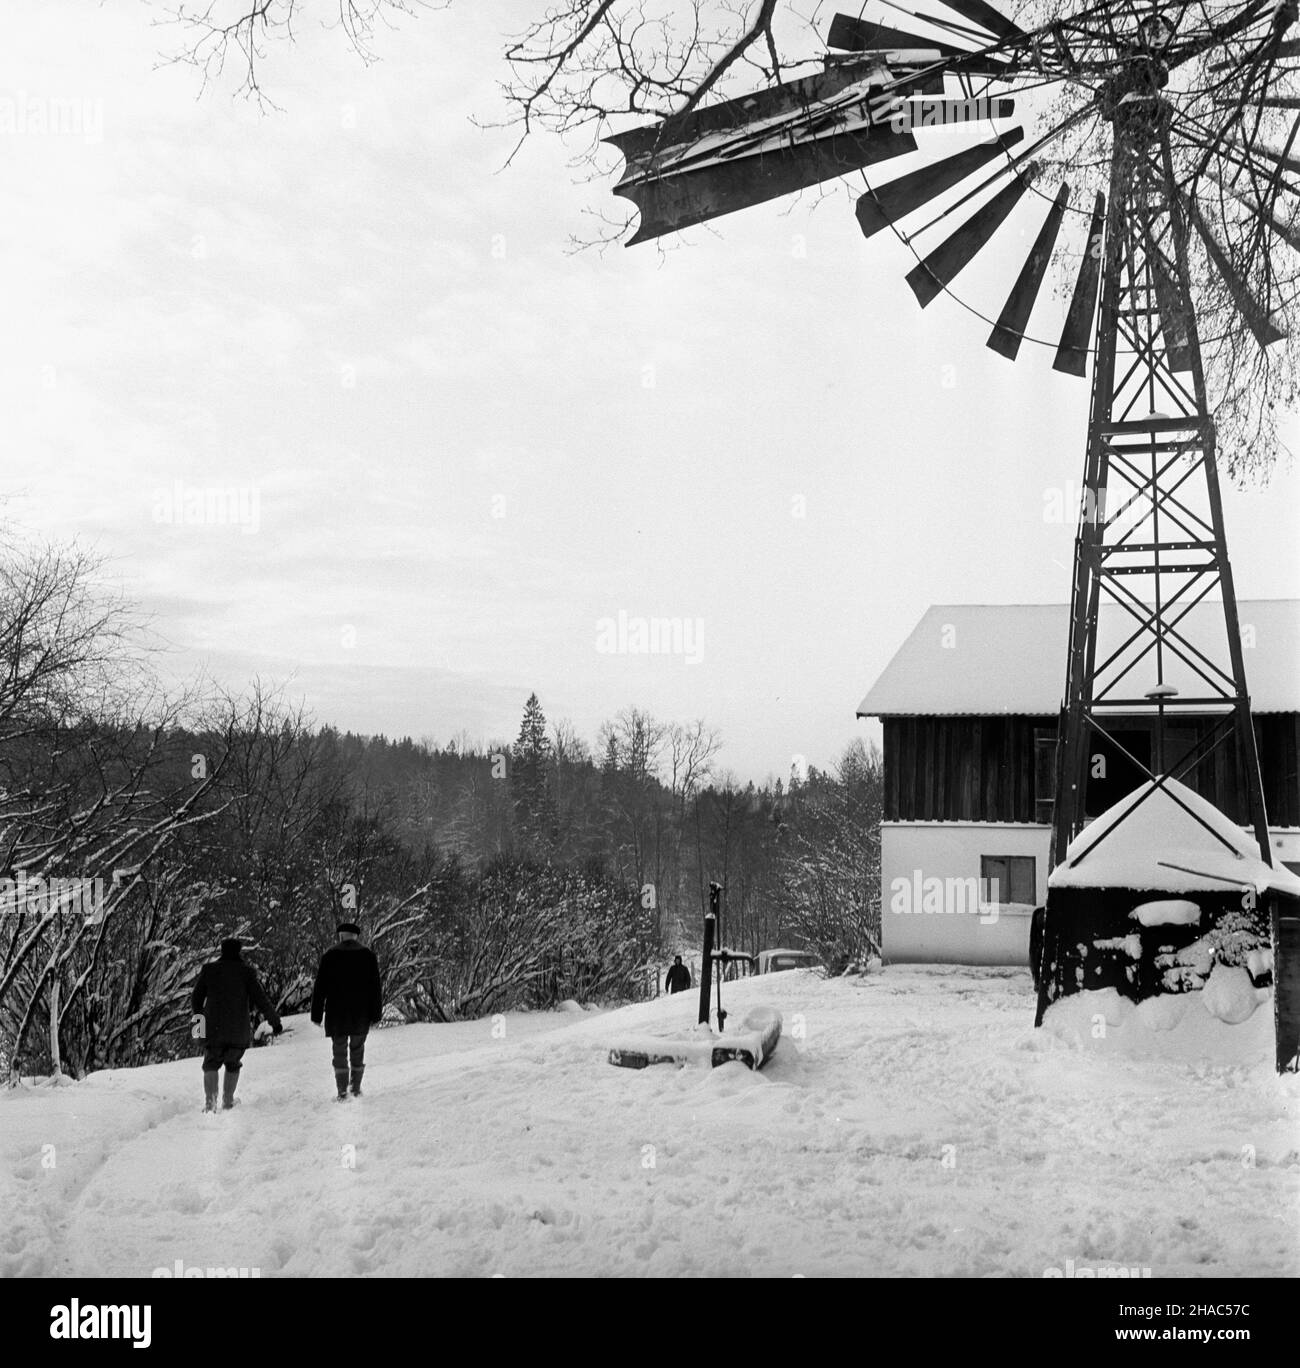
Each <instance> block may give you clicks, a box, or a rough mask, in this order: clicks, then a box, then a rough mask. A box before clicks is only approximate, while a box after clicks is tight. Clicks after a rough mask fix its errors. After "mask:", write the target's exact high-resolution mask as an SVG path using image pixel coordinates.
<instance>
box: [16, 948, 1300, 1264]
mask: <svg viewBox="0 0 1300 1368" xmlns="http://www.w3.org/2000/svg"><path fill="white" fill-rule="evenodd" d="M1239 988H1240V984H1239V981H1238V983H1237V985H1236V986H1235V987H1234V986H1233V985H1232V983H1231V982H1225V983H1224V985H1223V994H1222V996H1223V999H1224V1001H1225V1002H1226V1004H1227V1010H1228V1011H1229V1012H1231V1011H1232V1010H1233V1003H1234V1002H1236V1000H1237V996H1238V994H1239ZM723 996H724V1001H725V1004H726V1007H727V1010H728V1011H729V1012H731V1013H733V1014H734V1015H733V1016H732V1018H731V1020H732V1021H741V1020H743V1018H744V1016H745V1014H746V1013H747V1012H748V1011H749V1010H750V1009H751V1008H753V1007H755V1006H757V1005H759V1004H763V1003H770V1004H771V1005H772V1006H774V1007H776V1008H777V1010H779V1011H780V1013H781V1015H782V1017H783V1019H784V1023H785V1029H784V1031H783V1034H782V1037H781V1044H780V1046H779V1048H778V1049H777V1051H776V1054H775V1055H774V1056H773V1058H772V1060H771V1062H770V1063H769V1064H767V1065H766V1067H765V1068H764V1069H763V1070H762V1071H761V1072H759V1073H754V1072H751V1071H750V1070H749V1069H747V1068H745V1067H744V1066H743V1065H741V1064H726V1065H723V1066H721V1067H720V1068H716V1069H692V1068H674V1067H672V1066H658V1067H655V1068H648V1069H644V1070H628V1069H615V1068H611V1067H610V1065H609V1064H608V1063H607V1062H606V1061H607V1049H608V1043H609V1040H610V1038H611V1036H613V1035H618V1036H622V1035H624V1034H626V1035H629V1036H632V1035H639V1034H649V1035H652V1036H657V1035H659V1034H661V1033H662V1032H664V1031H665V1030H676V1029H678V1028H683V1029H686V1030H689V1029H690V1027H691V1025H692V1024H693V1022H694V1018H695V1012H696V1007H697V999H696V997H695V995H694V994H678V995H677V996H675V997H670V998H661V999H659V1000H658V1001H656V1002H650V1003H644V1004H640V1005H637V1006H633V1007H627V1008H622V1009H620V1010H619V1011H616V1012H581V1013H578V1012H573V1011H558V1012H529V1013H518V1014H515V1013H507V1014H506V1015H505V1016H502V1017H496V1018H491V1019H487V1020H483V1021H476V1022H466V1023H459V1024H456V1025H449V1026H433V1025H407V1026H392V1027H390V1028H388V1029H386V1030H383V1031H377V1032H373V1033H372V1034H371V1038H370V1042H369V1044H368V1046H367V1050H366V1059H367V1065H368V1067H367V1070H366V1080H365V1090H366V1095H365V1097H363V1098H361V1099H360V1100H358V1101H351V1102H348V1103H346V1104H343V1105H337V1104H335V1103H333V1102H332V1101H331V1100H330V1099H331V1098H332V1097H333V1095H334V1079H333V1075H332V1072H331V1069H330V1046H329V1042H328V1040H326V1039H325V1037H324V1036H323V1035H322V1033H321V1032H320V1031H319V1030H313V1029H312V1028H311V1027H310V1025H309V1024H308V1023H307V1022H306V1020H305V1019H304V1018H297V1019H291V1020H290V1022H289V1023H288V1025H289V1026H290V1027H292V1030H291V1032H286V1034H285V1035H283V1036H280V1037H278V1038H277V1039H276V1040H274V1041H273V1042H272V1044H270V1045H269V1046H268V1047H267V1048H265V1049H260V1050H256V1051H253V1050H250V1051H249V1053H248V1055H247V1056H246V1057H245V1060H246V1062H245V1068H244V1073H243V1078H242V1080H241V1082H240V1085H239V1093H240V1096H241V1098H242V1099H243V1105H242V1106H240V1107H238V1108H236V1109H235V1110H234V1111H232V1112H229V1113H224V1114H223V1113H218V1114H215V1115H208V1116H205V1115H204V1114H203V1112H202V1111H201V1106H202V1084H201V1077H200V1069H199V1061H198V1059H197V1058H193V1059H187V1060H182V1061H180V1062H178V1063H174V1064H160V1065H155V1066H152V1067H150V1068H143V1069H132V1070H119V1071H117V1072H112V1073H101V1074H96V1075H93V1076H92V1077H90V1078H88V1079H86V1080H84V1081H82V1082H79V1083H76V1084H75V1085H73V1086H71V1087H58V1088H54V1087H46V1086H35V1085H30V1084H29V1085H27V1086H24V1087H21V1088H19V1089H16V1090H12V1091H10V1090H0V1276H22V1275H33V1274H54V1275H69V1276H70V1275H77V1276H88V1277H93V1276H97V1275H104V1274H111V1275H118V1276H131V1275H134V1276H149V1275H150V1274H151V1273H152V1272H153V1271H154V1270H155V1269H159V1268H161V1269H164V1270H173V1269H174V1268H175V1267H176V1265H177V1263H178V1261H179V1262H180V1263H181V1264H182V1265H183V1266H184V1268H185V1269H206V1268H213V1267H216V1268H222V1269H227V1270H228V1269H232V1268H233V1269H241V1268H242V1269H246V1270H252V1269H257V1270H258V1276H261V1277H264V1278H270V1277H304V1276H333V1277H337V1276H350V1277H355V1276H429V1275H468V1276H485V1275H490V1274H494V1273H501V1274H506V1275H527V1274H534V1275H557V1274H571V1275H594V1276H611V1275H623V1276H636V1275H642V1274H651V1275H654V1274H664V1275H670V1276H677V1275H699V1276H715V1275H741V1276H752V1275H767V1276H785V1277H788V1276H790V1275H792V1274H796V1273H803V1274H807V1275H810V1276H812V1275H818V1274H821V1275H829V1274H894V1275H900V1276H944V1277H948V1276H998V1275H1001V1276H1013V1277H1026V1276H1027V1277H1036V1278H1037V1277H1042V1276H1043V1274H1044V1272H1045V1270H1047V1269H1049V1268H1062V1267H1064V1266H1065V1264H1066V1261H1067V1260H1069V1259H1073V1260H1074V1261H1075V1263H1076V1264H1087V1265H1089V1266H1093V1267H1096V1266H1099V1265H1105V1264H1114V1265H1119V1266H1130V1267H1131V1266H1142V1267H1149V1268H1150V1269H1151V1270H1152V1275H1153V1276H1155V1277H1161V1276H1169V1277H1178V1278H1182V1277H1188V1276H1197V1275H1203V1274H1217V1275H1223V1276H1228V1277H1243V1276H1251V1275H1254V1276H1265V1275H1267V1276H1276V1277H1281V1276H1290V1277H1294V1276H1296V1275H1298V1274H1300V1147H1298V1144H1297V1123H1298V1122H1300V1077H1296V1076H1287V1077H1284V1078H1280V1079H1279V1078H1277V1077H1275V1076H1274V1074H1273V1072H1272V1067H1271V1058H1272V1053H1271V1050H1270V1049H1269V1048H1268V1043H1267V1042H1268V1025H1269V1017H1270V1013H1269V1011H1268V1009H1267V1005H1266V1004H1261V1005H1260V1006H1258V1007H1257V1008H1256V1010H1255V1011H1254V1013H1253V1014H1252V1015H1251V1016H1250V1018H1249V1019H1248V1020H1247V1021H1245V1022H1244V1023H1243V1024H1241V1025H1237V1026H1226V1025H1224V1024H1223V1022H1221V1021H1219V1020H1216V1019H1215V1018H1214V1017H1213V1016H1211V1014H1210V1013H1209V1012H1207V1011H1206V1009H1205V1006H1204V1002H1203V997H1204V995H1203V994H1202V995H1199V996H1200V998H1201V999H1202V1000H1198V995H1197V994H1188V995H1185V997H1184V999H1183V1000H1182V1001H1181V1003H1178V1002H1176V1001H1174V1000H1170V1002H1169V1003H1166V1000H1165V999H1156V1000H1153V1004H1151V1005H1149V1006H1147V1007H1144V1008H1141V1009H1137V1011H1138V1012H1140V1013H1142V1014H1143V1015H1145V1016H1150V1015H1151V1014H1152V1013H1154V1012H1156V1011H1157V1010H1158V1011H1161V1012H1167V1011H1172V1010H1175V1009H1176V1007H1177V1006H1178V1005H1181V1007H1182V1009H1183V1015H1184V1016H1187V1015H1189V1014H1190V1013H1192V1012H1193V1010H1194V1011H1195V1012H1196V1013H1198V1014H1199V1018H1200V1019H1201V1026H1202V1028H1203V1029H1204V1030H1205V1031H1208V1032H1210V1033H1213V1032H1215V1031H1218V1032H1228V1033H1230V1034H1231V1036H1232V1038H1233V1040H1234V1041H1241V1042H1242V1043H1243V1050H1242V1053H1243V1054H1245V1055H1250V1056H1252V1057H1253V1061H1254V1062H1253V1063H1251V1064H1250V1065H1248V1066H1244V1067H1243V1066H1240V1065H1233V1066H1224V1065H1219V1064H1215V1063H1207V1062H1205V1058H1204V1056H1203V1055H1202V1056H1199V1057H1198V1062H1197V1063H1196V1064H1195V1065H1194V1066H1193V1067H1188V1066H1185V1065H1178V1064H1170V1063H1168V1062H1162V1061H1157V1060H1151V1059H1141V1058H1121V1059H1116V1058H1105V1057H1098V1056H1097V1055H1096V1054H1095V1053H1094V1052H1093V1051H1092V1050H1090V1049H1080V1048H1079V1046H1078V1041H1077V1040H1076V1039H1075V1037H1074V1036H1073V1035H1071V1034H1070V1033H1069V1032H1064V1033H1062V1032H1060V1029H1059V1028H1060V1025H1061V1023H1062V1021H1063V1016H1061V1015H1058V1016H1057V1017H1056V1018H1055V1019H1054V1026H1053V1029H1052V1030H1039V1031H1035V1030H1034V1029H1033V1027H1032V1025H1031V1023H1032V1021H1033V1014H1034V991H1033V985H1032V983H1031V982H1030V978H1029V974H1028V972H1027V971H1023V970H1006V969H1002V970H999V969H984V970H974V969H961V968H955V967H951V966H944V967H939V966H916V967H909V968H906V969H890V968H887V969H885V970H883V971H882V972H880V973H878V974H871V975H869V976H866V977H859V976H854V977H852V978H840V979H830V980H827V979H823V978H820V977H818V976H817V975H816V974H814V973H811V972H807V971H801V970H796V971H792V972H789V973H782V974H769V975H764V976H762V977H761V978H758V979H754V980H752V981H751V980H742V981H739V982H736V983H729V984H727V985H726V987H725V988H724V994H723ZM1099 996H1100V995H1099ZM1111 996H1112V998H1113V995H1111ZM1157 1003H1159V1004H1162V1005H1161V1006H1159V1007H1158V1008H1157V1006H1156V1005H1155V1004H1157ZM1086 1005H1087V999H1086V997H1084V996H1082V995H1081V996H1080V997H1077V998H1075V999H1071V1000H1068V1001H1067V1002H1065V1003H1062V1004H1060V1013H1061V1014H1065V1013H1069V1012H1075V1011H1078V1010H1080V1009H1081V1008H1083V1007H1084V1006H1086ZM1238 1005H1240V1004H1238ZM1056 1010H1057V1009H1054V1012H1055V1011H1056ZM1110 1010H1111V1012H1112V1015H1114V1016H1115V1017H1116V1021H1117V1024H1118V1022H1119V1018H1120V1017H1121V1016H1122V1015H1123V1011H1122V1008H1121V1007H1119V1006H1118V1005H1117V1004H1116V1003H1114V1002H1112V1004H1111V1008H1110ZM1132 1015H1135V1016H1136V1015H1137V1013H1132ZM1086 1023H1087V1018H1086V1017H1083V1018H1081V1019H1080V1027H1079V1032H1078V1034H1079V1035H1081V1036H1082V1037H1083V1038H1084V1039H1086V1038H1087V1034H1088V1032H1087V1030H1086V1029H1084V1026H1085V1024H1086ZM1130 1024H1131V1023H1130ZM1173 1026H1174V1028H1173V1029H1172V1030H1170V1031H1168V1032H1166V1033H1165V1034H1166V1035H1168V1036H1171V1037H1178V1036H1179V1035H1180V1034H1181V1032H1182V1027H1183V1023H1182V1019H1181V1018H1180V1020H1179V1021H1178V1022H1175V1023H1174V1024H1173ZM1127 1029H1129V1026H1127V1025H1126V1026H1125V1027H1123V1028H1122V1029H1121V1032H1120V1034H1121V1035H1122V1034H1123V1031H1124V1030H1127ZM1145 1029H1147V1030H1148V1033H1149V1034H1150V1035H1152V1036H1154V1035H1156V1034H1158V1032H1157V1031H1156V1030H1155V1028H1154V1026H1153V1025H1152V1024H1151V1023H1149V1022H1148V1023H1146V1026H1145ZM1112 1043H1113V1042H1112ZM1244 1146H1249V1149H1250V1156H1251V1161H1250V1164H1249V1165H1246V1164H1244V1163H1243V1147H1244Z"/></svg>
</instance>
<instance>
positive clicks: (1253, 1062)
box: [1043, 964, 1273, 1069]
mask: <svg viewBox="0 0 1300 1368" xmlns="http://www.w3.org/2000/svg"><path fill="white" fill-rule="evenodd" d="M1272 998H1273V994H1272V990H1271V989H1268V988H1252V987H1251V984H1250V975H1249V974H1248V973H1247V972H1246V970H1245V969H1239V968H1230V967H1229V966H1228V965H1225V964H1216V965H1215V966H1214V969H1213V971H1212V972H1211V974H1210V977H1209V980H1208V981H1207V982H1206V985H1205V988H1204V989H1203V990H1200V991H1196V992H1188V993H1161V994H1159V995H1158V996H1156V997H1151V998H1147V999H1146V1000H1145V1001H1144V1002H1139V1003H1134V1002H1132V1001H1131V1000H1130V999H1128V998H1126V997H1123V996H1121V995H1120V994H1119V993H1117V992H1116V991H1115V989H1113V988H1105V989H1100V990H1097V991H1093V992H1086V993H1071V994H1070V995H1069V996H1068V997H1064V998H1061V999H1060V1000H1059V1001H1057V1002H1054V1003H1053V1004H1052V1005H1051V1006H1050V1007H1049V1008H1048V1009H1047V1012H1046V1014H1045V1015H1044V1017H1043V1029H1044V1030H1046V1031H1049V1032H1051V1034H1052V1035H1053V1036H1055V1037H1057V1038H1058V1039H1060V1040H1063V1041H1066V1042H1068V1043H1070V1044H1073V1045H1078V1046H1079V1047H1080V1048H1083V1049H1088V1050H1096V1051H1099V1052H1103V1053H1107V1054H1116V1055H1124V1056H1126V1057H1128V1058H1131V1059H1148V1060H1179V1061H1182V1062H1185V1063H1188V1064H1202V1065H1212V1066H1216V1067H1221V1068H1228V1067H1243V1066H1244V1067H1247V1068H1256V1069H1257V1068H1259V1066H1260V1065H1261V1064H1262V1063H1265V1062H1267V1061H1269V1060H1271V1059H1272V1057H1273V1008H1272Z"/></svg>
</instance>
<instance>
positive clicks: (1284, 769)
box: [882, 713, 1300, 826]
mask: <svg viewBox="0 0 1300 1368" xmlns="http://www.w3.org/2000/svg"><path fill="white" fill-rule="evenodd" d="M882 723H883V727H884V742H885V747H884V749H885V804H884V815H885V820H886V821H890V822H900V821H901V822H907V821H913V822H1032V821H1035V820H1036V815H1035V797H1036V794H1035V792H1034V736H1035V732H1037V731H1039V730H1040V729H1044V728H1046V729H1054V728H1055V727H1056V718H1055V717H1051V716H1048V717H886V718H883V719H882ZM1203 725H1204V727H1206V728H1208V727H1209V726H1210V725H1211V724H1209V723H1205V724H1203ZM1199 729H1200V728H1199V727H1198V730H1199ZM1255 737H1256V745H1257V747H1258V749H1259V759H1260V769H1261V771H1262V773H1263V779H1264V803H1265V806H1266V808H1267V810H1268V820H1269V823H1270V825H1273V826H1300V713H1266V714H1263V715H1261V716H1259V717H1256V718H1255ZM1188 781H1189V784H1190V787H1192V788H1194V789H1195V790H1196V791H1197V792H1198V793H1200V794H1202V795H1203V796H1204V797H1206V798H1208V799H1209V800H1210V802H1212V803H1213V804H1214V805H1215V806H1216V807H1217V808H1219V810H1220V811H1222V812H1224V813H1226V814H1227V815H1228V816H1229V817H1231V818H1232V819H1233V820H1234V821H1238V822H1242V823H1245V822H1246V820H1247V813H1246V809H1245V801H1244V793H1245V784H1244V776H1243V774H1242V767H1241V764H1240V761H1239V758H1238V756H1237V754H1236V747H1235V746H1233V745H1232V744H1231V742H1229V743H1227V744H1225V745H1223V746H1220V747H1219V748H1218V750H1217V751H1215V752H1213V754H1212V755H1211V756H1210V757H1209V759H1208V760H1207V761H1206V762H1204V763H1203V764H1201V765H1200V766H1198V768H1197V770H1196V771H1195V772H1194V773H1193V774H1192V775H1191V776H1189V777H1188ZM1045 796H1050V795H1045Z"/></svg>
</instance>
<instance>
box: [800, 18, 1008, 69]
mask: <svg viewBox="0 0 1300 1368" xmlns="http://www.w3.org/2000/svg"><path fill="white" fill-rule="evenodd" d="M826 46H827V47H832V48H838V49H839V50H840V51H841V52H878V53H885V52H908V53H918V54H919V53H926V52H928V53H934V54H935V60H938V59H939V58H943V59H952V58H961V59H962V69H963V70H964V71H971V72H975V73H977V74H979V75H983V76H996V75H998V74H999V73H1001V72H1003V71H1005V70H1006V68H1007V66H1008V63H1007V61H1006V59H1005V58H1002V57H996V56H986V55H985V54H983V53H981V52H980V51H979V50H978V49H975V48H959V47H954V46H953V45H952V44H951V43H945V42H943V41H941V40H940V39H938V38H924V37H922V36H921V35H920V34H917V33H908V32H907V31H906V30H905V29H896V28H890V27H889V26H888V25H887V24H876V23H873V22H872V21H871V20H870V19H858V18H855V17H853V16H852V15H848V14H837V15H836V16H835V18H834V20H833V21H832V23H831V28H830V32H829V33H828V34H827V35H826Z"/></svg>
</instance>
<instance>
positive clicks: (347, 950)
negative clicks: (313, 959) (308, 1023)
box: [311, 922, 384, 1102]
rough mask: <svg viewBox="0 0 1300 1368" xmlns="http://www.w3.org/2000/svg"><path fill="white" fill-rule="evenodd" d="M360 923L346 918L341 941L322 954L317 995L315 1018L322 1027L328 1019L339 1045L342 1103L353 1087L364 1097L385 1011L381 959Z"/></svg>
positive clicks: (336, 1068)
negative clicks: (370, 1047)
mask: <svg viewBox="0 0 1300 1368" xmlns="http://www.w3.org/2000/svg"><path fill="white" fill-rule="evenodd" d="M360 935H361V928H360V927H359V926H358V925H357V924H356V922H340V923H339V927H338V937H339V938H338V944H337V945H332V946H331V947H330V948H329V949H328V950H326V952H325V953H324V954H323V955H322V956H321V958H320V968H319V969H318V970H317V971H316V990H315V992H313V993H312V995H311V1019H312V1022H313V1023H314V1024H315V1025H317V1026H319V1025H320V1023H321V1017H322V1016H323V1017H324V1018H325V1034H326V1035H327V1036H329V1038H330V1039H331V1040H332V1041H333V1043H334V1083H335V1086H336V1087H337V1088H338V1097H337V1099H336V1100H337V1101H339V1102H346V1101H347V1098H348V1089H349V1087H351V1090H352V1096H353V1097H360V1096H361V1075H362V1074H363V1073H364V1072H365V1068H366V1035H367V1033H368V1032H369V1030H370V1028H371V1027H372V1026H375V1025H378V1023H379V1019H380V1018H381V1017H382V1016H383V1013H384V997H383V987H382V985H381V984H380V981H379V961H378V960H377V959H375V955H374V951H373V950H368V949H367V948H366V947H365V946H364V945H362V944H361V942H360V940H358V937H359V936H360Z"/></svg>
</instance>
